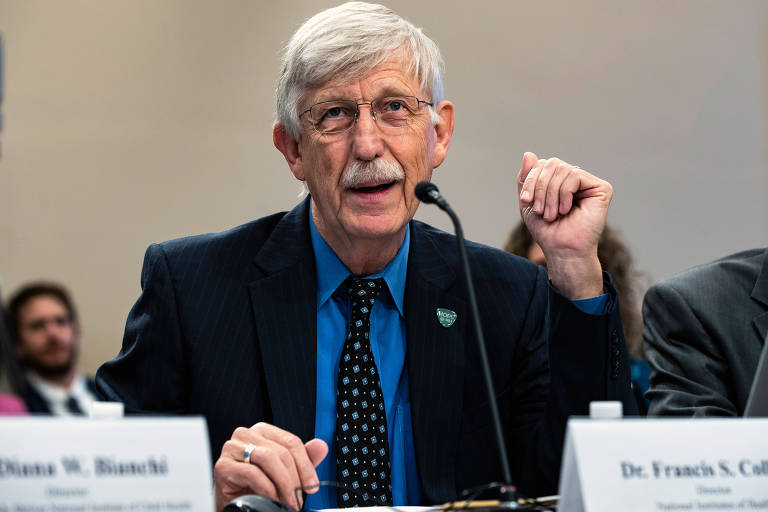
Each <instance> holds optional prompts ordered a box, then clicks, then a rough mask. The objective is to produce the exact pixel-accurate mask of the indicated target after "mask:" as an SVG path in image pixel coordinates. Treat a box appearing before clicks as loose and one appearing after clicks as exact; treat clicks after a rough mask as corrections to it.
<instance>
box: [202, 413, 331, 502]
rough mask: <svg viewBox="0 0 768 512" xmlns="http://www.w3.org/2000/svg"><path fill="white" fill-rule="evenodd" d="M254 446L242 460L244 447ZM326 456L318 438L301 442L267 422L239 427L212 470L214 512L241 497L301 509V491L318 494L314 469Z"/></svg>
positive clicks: (326, 446)
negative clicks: (263, 498) (247, 458)
mask: <svg viewBox="0 0 768 512" xmlns="http://www.w3.org/2000/svg"><path fill="white" fill-rule="evenodd" d="M248 445H253V448H252V451H251V455H250V461H248V462H246V461H245V460H243V455H244V453H245V449H246V446H248ZM327 453H328V445H327V444H325V441H323V440H321V439H312V440H310V441H308V442H307V443H302V442H301V439H299V438H298V437H297V436H295V435H294V434H292V433H290V432H287V431H285V430H282V429H280V428H278V427H276V426H274V425H270V424H268V423H257V424H256V425H254V426H252V427H251V428H245V427H239V428H237V429H236V430H235V432H234V433H233V434H232V438H231V439H230V440H229V441H227V442H226V443H224V447H223V448H222V449H221V456H220V457H219V460H217V461H216V465H215V466H214V468H213V481H214V490H215V494H216V510H221V509H222V508H224V506H225V505H226V504H227V503H229V502H230V501H231V500H233V499H234V498H236V497H238V496H242V495H243V494H258V495H260V496H268V497H270V498H274V499H276V500H279V501H282V502H283V503H285V504H287V505H290V506H291V507H293V508H295V509H296V510H298V509H300V508H301V505H302V503H301V492H299V493H298V494H299V496H298V499H299V501H298V502H297V497H296V493H295V490H296V488H298V487H302V488H304V489H305V490H306V491H307V492H308V493H310V494H312V493H314V492H317V489H318V479H317V473H316V472H315V467H316V466H317V465H318V464H320V462H321V461H322V460H323V459H324V458H325V456H326V454H327Z"/></svg>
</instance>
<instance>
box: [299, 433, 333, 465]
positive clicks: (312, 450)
mask: <svg viewBox="0 0 768 512" xmlns="http://www.w3.org/2000/svg"><path fill="white" fill-rule="evenodd" d="M304 448H305V449H306V450H307V455H308V456H309V460H310V461H311V462H312V465H313V466H315V467H317V465H318V464H320V463H321V462H323V459H324V458H325V456H326V455H328V445H327V444H325V441H323V440H322V439H317V438H315V439H310V440H309V441H307V442H306V443H305V444H304Z"/></svg>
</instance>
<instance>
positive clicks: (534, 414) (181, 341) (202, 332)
mask: <svg viewBox="0 0 768 512" xmlns="http://www.w3.org/2000/svg"><path fill="white" fill-rule="evenodd" d="M308 215H309V210H308V201H305V202H304V203H302V204H301V205H299V206H298V207H297V208H295V209H294V210H293V211H291V212H289V213H287V214H284V213H280V214H276V215H272V216H270V217H266V218H263V219H260V220H257V221H254V222H251V223H249V224H245V225H243V226H240V227H237V228H234V229H232V230H230V231H227V232H225V233H219V234H211V235H203V236H198V237H191V238H184V239H180V240H175V241H170V242H165V243H163V244H160V245H153V246H151V247H150V248H149V249H148V250H147V254H146V257H145V261H144V268H143V271H142V279H141V281H142V287H143V292H142V294H141V296H140V297H139V299H138V301H137V302H136V304H135V306H134V307H133V309H132V310H131V313H130V314H129V317H128V321H127V324H126V331H125V338H124V341H123V348H122V350H121V352H120V354H119V355H118V356H117V358H116V359H115V360H113V361H111V362H108V363H105V364H104V365H103V366H102V367H101V368H100V369H99V372H98V374H97V384H98V386H99V388H100V390H101V391H102V393H103V394H104V395H105V396H106V397H109V398H110V399H115V400H120V401H122V402H123V403H124V404H125V406H126V409H127V410H128V411H134V412H161V411H162V412H169V413H178V414H203V415H205V417H206V419H207V421H208V427H209V433H210V439H211V449H212V453H213V457H214V459H215V458H217V456H218V454H219V453H220V450H221V447H222V445H223V443H224V442H225V441H226V440H227V439H229V437H230V436H231V434H232V432H233V430H234V429H235V428H236V427H237V426H251V425H253V424H254V423H256V422H259V421H266V422H270V423H273V424H275V425H277V426H278V427H281V428H283V429H286V430H289V431H291V432H293V433H295V434H297V435H298V436H299V437H301V438H302V439H303V440H305V441H306V440H308V439H311V438H312V437H313V431H314V422H315V393H316V361H315V359H316V313H317V304H316V298H315V295H316V277H315V272H316V270H315V260H314V254H313V250H312V244H311V241H310V236H309V223H308ZM469 260H470V263H471V265H472V267H473V277H474V282H475V286H476V291H477V294H478V297H479V301H480V311H481V316H482V321H483V325H484V329H485V336H486V342H487V344H488V351H489V355H490V361H491V366H492V372H493V379H494V383H495V386H496V390H497V393H498V396H499V401H500V402H501V409H502V417H503V418H502V419H503V422H504V428H505V430H506V433H507V440H508V444H509V452H510V455H511V457H512V464H513V466H514V467H513V472H514V474H515V478H516V479H517V480H516V481H517V482H518V483H519V484H520V486H521V488H522V489H523V490H525V491H526V492H529V493H533V494H537V493H542V492H553V491H554V490H555V489H556V482H557V478H558V471H559V464H560V453H561V449H562V448H561V447H562V443H563V435H564V427H565V422H566V417H567V415H568V414H569V413H574V414H587V413H588V403H589V401H590V400H595V399H619V400H624V401H625V408H627V409H628V410H630V411H633V410H634V400H633V398H632V397H631V391H630V388H629V367H628V364H627V359H626V354H625V352H624V340H623V335H622V330H621V325H620V319H619V317H618V308H616V307H615V304H614V307H613V308H612V313H611V314H610V315H606V316H589V315H585V314H583V313H582V312H580V311H579V310H578V309H577V308H575V307H574V306H573V305H572V304H571V303H570V302H569V301H567V300H565V299H563V298H562V297H560V296H559V295H557V294H556V293H550V289H549V286H548V282H547V278H546V274H545V272H544V271H543V269H541V268H539V267H537V266H535V265H533V264H532V263H530V262H527V261H525V260H523V259H521V258H517V257H514V256H511V255H509V254H507V253H504V252H502V251H498V250H495V249H491V248H488V247H483V246H480V245H477V244H471V245H470V247H469ZM459 268H460V267H459V262H458V256H457V255H456V239H455V238H454V237H453V236H452V235H449V234H446V233H443V232H441V231H438V230H436V229H434V228H431V227H430V226H427V225H425V224H422V223H420V222H412V223H411V248H410V253H409V257H408V274H407V281H406V295H405V311H406V314H405V318H406V331H407V355H406V365H407V369H408V378H409V383H410V396H411V411H412V421H413V433H414V443H415V446H416V461H417V465H418V471H419V476H420V480H421V486H422V494H423V499H424V502H425V503H437V502H441V501H444V500H447V499H452V498H455V497H456V495H457V491H460V490H462V489H464V488H467V487H471V486H473V485H477V484H482V483H487V482H491V481H498V480H500V479H501V474H500V470H499V464H498V463H497V456H496V455H495V450H496V447H495V441H494V435H493V431H492V427H491V417H490V413H489V411H488V409H487V398H486V397H487V394H486V391H485V388H484V387H483V381H482V376H481V373H480V369H479V368H480V365H479V362H478V354H477V350H476V341H475V338H474V335H473V330H472V324H471V322H470V317H469V308H468V306H467V303H466V299H465V297H466V296H467V295H466V288H465V285H464V282H463V279H462V277H461V274H460V270H459ZM614 295H615V293H614ZM549 300H551V303H552V308H551V310H550V309H548V307H547V304H548V301H549ZM438 307H444V308H448V309H451V310H453V311H455V312H456V313H457V314H458V319H457V320H456V322H455V323H454V324H453V325H452V326H451V327H449V328H445V327H443V326H441V325H440V323H439V322H438V318H437V313H436V308H438ZM548 311H551V317H550V318H549V323H547V315H548ZM548 328H551V332H548ZM547 338H549V342H550V345H548V344H547ZM549 347H551V352H552V355H551V357H550V355H549V353H548V352H549V350H548V348H549ZM550 376H551V379H550ZM550 380H551V386H550V385H549V384H550ZM551 388H552V389H553V391H551Z"/></svg>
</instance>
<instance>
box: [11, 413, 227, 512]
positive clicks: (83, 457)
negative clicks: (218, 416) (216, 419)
mask: <svg viewBox="0 0 768 512" xmlns="http://www.w3.org/2000/svg"><path fill="white" fill-rule="evenodd" d="M209 452H210V449H209V445H208V434H207V429H206V425H205V421H204V420H203V419H202V418H199V417H196V418H189V417H187V418H125V419H118V420H90V419H85V418H83V419H80V418H71V419H70V418H53V417H34V418H24V417H0V512H18V511H25V512H53V511H67V512H70V511H72V512H74V511H77V512H129V511H134V512H141V511H151V512H165V511H173V512H187V511H204V512H211V511H212V510H213V483H212V478H211V456H210V453H209Z"/></svg>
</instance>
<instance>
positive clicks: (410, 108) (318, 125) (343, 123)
mask: <svg viewBox="0 0 768 512" xmlns="http://www.w3.org/2000/svg"><path fill="white" fill-rule="evenodd" d="M422 103H423V104H425V105H429V106H430V107H431V106H432V103H430V102H429V101H426V100H420V99H419V98H417V97H416V96H385V97H382V98H377V99H375V100H373V101H355V100H349V99H339V100H329V101H321V102H319V103H315V104H314V105H312V106H311V107H309V108H308V109H307V110H305V111H304V112H302V113H301V114H299V119H301V117H302V116H304V115H305V114H309V121H310V123H311V124H312V127H313V128H314V129H315V130H316V131H317V132H318V133H320V134H322V135H336V134H339V133H344V132H346V131H348V130H349V129H350V128H352V126H354V125H355V122H357V119H358V118H359V117H360V106H361V105H369V106H370V108H371V116H372V117H373V119H374V120H375V121H376V123H377V124H378V126H379V127H380V128H381V129H382V130H383V131H384V132H386V133H398V132H400V131H401V130H402V129H403V128H407V127H408V126H409V125H410V123H411V122H412V121H413V120H414V118H416V116H418V115H419V111H420V109H421V105H422Z"/></svg>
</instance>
